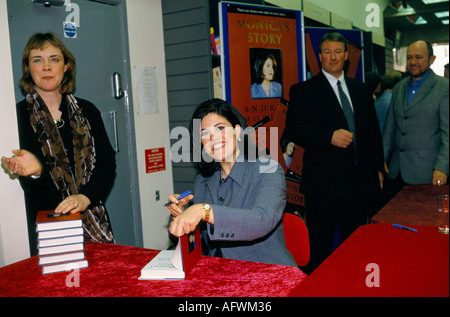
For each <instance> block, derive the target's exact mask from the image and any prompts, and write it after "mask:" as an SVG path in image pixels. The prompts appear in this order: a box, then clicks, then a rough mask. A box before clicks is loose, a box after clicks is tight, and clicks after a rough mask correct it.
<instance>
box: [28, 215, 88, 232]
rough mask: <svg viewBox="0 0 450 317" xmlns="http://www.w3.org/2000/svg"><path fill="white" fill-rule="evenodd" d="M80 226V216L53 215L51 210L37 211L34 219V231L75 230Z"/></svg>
mask: <svg viewBox="0 0 450 317" xmlns="http://www.w3.org/2000/svg"><path fill="white" fill-rule="evenodd" d="M81 226H82V220H81V214H80V213H79V212H76V213H68V214H64V215H62V214H55V213H54V211H53V210H46V211H39V212H38V215H37V218H36V231H37V232H39V231H44V230H55V229H65V228H76V227H81Z"/></svg>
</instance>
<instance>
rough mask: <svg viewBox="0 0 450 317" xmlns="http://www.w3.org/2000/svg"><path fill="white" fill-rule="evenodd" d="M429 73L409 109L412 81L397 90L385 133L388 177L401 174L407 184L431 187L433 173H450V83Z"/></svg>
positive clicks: (401, 82) (404, 83)
mask: <svg viewBox="0 0 450 317" xmlns="http://www.w3.org/2000/svg"><path fill="white" fill-rule="evenodd" d="M430 72H431V73H430V74H429V75H428V78H426V79H425V81H424V82H423V83H422V86H420V88H419V90H418V91H417V92H416V94H415V96H414V97H413V98H412V100H411V102H410V104H409V105H406V99H407V90H408V82H409V80H410V79H409V77H408V78H405V79H403V80H402V81H400V82H399V83H398V84H397V85H396V86H395V87H394V90H393V93H392V99H391V104H390V106H389V110H388V113H387V116H386V121H385V125H384V129H383V147H384V159H385V162H386V163H387V164H388V169H389V174H388V177H389V178H395V177H397V175H398V173H399V171H400V170H401V174H402V177H403V180H404V181H405V182H406V183H408V184H424V183H431V182H432V180H433V170H434V169H437V170H440V171H442V172H444V173H446V174H447V175H448V173H449V160H448V157H449V145H448V133H449V123H448V121H449V117H448V116H449V111H448V107H449V102H448V97H449V96H448V93H449V81H448V79H447V78H443V77H440V76H437V75H436V74H435V73H434V72H433V71H432V70H430Z"/></svg>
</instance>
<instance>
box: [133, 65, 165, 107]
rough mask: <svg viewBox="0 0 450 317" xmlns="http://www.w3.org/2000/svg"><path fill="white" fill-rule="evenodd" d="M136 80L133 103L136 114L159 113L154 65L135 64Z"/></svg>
mask: <svg viewBox="0 0 450 317" xmlns="http://www.w3.org/2000/svg"><path fill="white" fill-rule="evenodd" d="M134 78H135V80H136V93H135V103H137V107H136V111H137V113H138V114H154V113H159V105H158V89H157V80H156V67H154V66H135V67H134Z"/></svg>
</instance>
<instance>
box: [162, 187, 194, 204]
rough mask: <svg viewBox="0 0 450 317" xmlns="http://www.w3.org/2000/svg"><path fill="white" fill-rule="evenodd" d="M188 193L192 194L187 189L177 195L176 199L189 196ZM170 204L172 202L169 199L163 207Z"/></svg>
mask: <svg viewBox="0 0 450 317" xmlns="http://www.w3.org/2000/svg"><path fill="white" fill-rule="evenodd" d="M190 194H192V193H191V191H190V190H187V191H185V192H184V193H182V194H181V195H180V196H178V197H177V200H180V199H183V198H184V197H186V196H189V195H190ZM170 204H172V202H171V201H169V202H168V203H167V204H165V205H164V207H167V206H169V205H170Z"/></svg>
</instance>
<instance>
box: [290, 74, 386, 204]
mask: <svg viewBox="0 0 450 317" xmlns="http://www.w3.org/2000/svg"><path fill="white" fill-rule="evenodd" d="M345 82H346V85H347V88H348V90H349V93H350V98H351V100H352V105H353V108H354V114H355V125H356V138H357V150H356V161H357V163H356V165H355V149H354V147H353V146H352V145H350V146H349V147H347V148H346V149H342V148H338V147H335V146H333V145H332V144H331V138H332V135H333V132H334V131H335V130H339V129H346V130H348V129H349V128H348V125H347V121H346V120H345V117H344V113H343V111H342V108H341V105H340V103H339V100H338V98H337V97H336V94H335V93H334V91H333V88H332V87H331V85H330V83H329V82H328V80H327V78H326V77H325V75H324V74H323V73H322V72H320V73H319V74H318V75H316V76H314V77H313V78H311V79H310V80H308V81H306V82H302V83H298V84H295V85H293V86H292V87H291V89H290V93H289V96H290V103H289V109H288V112H287V118H286V131H287V134H288V135H289V137H290V139H291V140H293V141H294V142H295V143H296V144H298V145H300V146H302V147H303V148H304V149H305V152H304V156H303V171H302V183H301V190H302V191H303V192H304V193H305V195H308V194H319V193H320V194H326V195H333V196H337V197H363V196H362V195H364V196H372V195H373V194H375V193H377V192H378V191H379V190H380V184H379V178H378V171H382V170H383V164H384V163H383V147H382V139H381V133H380V129H379V125H378V120H377V116H376V112H375V107H374V102H373V99H372V95H371V94H370V92H368V91H367V90H366V87H365V86H364V85H363V84H362V83H361V82H359V81H357V80H354V79H351V78H348V77H346V78H345ZM357 195H358V196H357Z"/></svg>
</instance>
